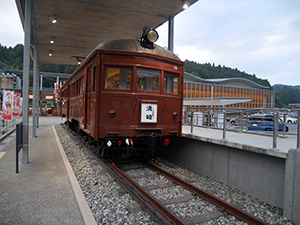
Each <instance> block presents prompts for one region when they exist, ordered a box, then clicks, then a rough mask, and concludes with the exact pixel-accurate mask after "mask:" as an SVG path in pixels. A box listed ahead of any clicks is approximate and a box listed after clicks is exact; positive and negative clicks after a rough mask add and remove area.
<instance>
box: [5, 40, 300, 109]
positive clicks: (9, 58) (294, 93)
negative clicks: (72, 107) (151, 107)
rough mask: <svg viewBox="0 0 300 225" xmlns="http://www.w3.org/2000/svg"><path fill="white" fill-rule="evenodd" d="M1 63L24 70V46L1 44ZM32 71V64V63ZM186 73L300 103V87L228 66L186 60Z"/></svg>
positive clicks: (61, 68)
mask: <svg viewBox="0 0 300 225" xmlns="http://www.w3.org/2000/svg"><path fill="white" fill-rule="evenodd" d="M0 61H2V62H3V63H5V64H7V65H8V68H6V69H11V70H22V69H23V45H22V44H18V45H16V46H15V47H6V46H3V45H1V44H0ZM77 67H78V66H77V65H59V64H40V71H41V72H54V73H67V74H71V73H73V71H75V69H77ZM31 69H32V62H31ZM185 71H186V72H188V73H191V74H193V75H195V76H198V77H201V78H204V79H218V78H231V77H239V78H245V79H248V80H251V81H254V82H256V83H258V84H260V85H263V86H267V87H270V88H273V89H274V90H275V96H276V97H275V105H276V107H287V106H288V104H290V103H300V86H286V85H275V86H273V87H272V86H271V85H270V83H269V81H268V80H267V79H261V78H258V77H256V75H255V74H252V75H251V74H248V73H246V72H244V71H243V72H242V71H239V70H238V69H237V68H235V69H232V68H230V67H226V66H221V65H218V66H215V64H214V63H212V64H211V63H204V64H200V63H197V62H194V61H189V60H185ZM43 82H44V83H43V85H44V87H52V86H53V80H47V79H43Z"/></svg>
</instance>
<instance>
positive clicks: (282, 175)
mask: <svg viewBox="0 0 300 225" xmlns="http://www.w3.org/2000/svg"><path fill="white" fill-rule="evenodd" d="M159 155H160V156H161V157H162V158H166V159H168V160H170V161H171V162H174V163H176V164H179V165H182V166H183V167H186V168H188V169H190V170H192V171H194V172H197V173H199V174H201V175H204V176H208V177H211V178H213V179H215V180H218V181H221V182H223V183H225V184H228V185H230V186H232V187H235V188H238V189H239V190H240V191H243V192H245V193H247V194H250V195H252V196H254V197H257V198H259V199H261V200H263V201H265V202H267V203H269V204H271V205H274V206H278V207H280V208H284V212H285V216H287V217H288V218H289V219H291V220H293V221H294V222H295V223H296V224H300V219H299V218H298V217H299V216H300V213H299V209H300V205H299V204H300V154H297V162H295V159H294V157H293V158H291V153H290V154H289V156H288V160H286V159H285V158H282V157H276V156H271V155H266V154H260V153H255V152H251V151H245V150H241V149H237V148H234V147H228V146H224V145H221V144H220V145H218V144H215V143H209V142H204V141H201V140H195V139H190V138H184V137H183V138H181V139H178V140H176V141H175V142H173V143H171V144H170V145H169V146H168V147H164V148H162V149H161V150H160V153H159ZM286 161H288V163H287V165H286ZM297 164H298V165H297ZM286 172H287V174H288V175H287V176H289V177H290V179H286ZM296 172H298V174H297V176H298V177H297V178H295V175H296V174H295V173H296ZM294 178H295V179H296V180H295V179H294ZM285 189H286V194H284V193H285ZM290 189H291V191H290ZM292 190H293V191H294V192H292ZM295 196H296V197H297V199H295ZM288 198H289V203H287V199H288ZM295 207H296V208H297V209H296V208H295ZM296 214H297V216H298V217H297V216H295V215H296Z"/></svg>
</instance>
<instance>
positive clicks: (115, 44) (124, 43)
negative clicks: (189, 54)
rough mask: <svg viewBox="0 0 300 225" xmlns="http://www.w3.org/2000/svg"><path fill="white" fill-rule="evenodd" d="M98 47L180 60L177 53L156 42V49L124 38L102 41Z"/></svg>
mask: <svg viewBox="0 0 300 225" xmlns="http://www.w3.org/2000/svg"><path fill="white" fill-rule="evenodd" d="M97 49H101V50H121V51H134V52H144V53H152V54H156V55H162V56H166V57H170V58H173V59H177V60H180V58H179V57H178V56H177V55H175V54H174V53H173V52H171V51H169V50H168V49H166V48H163V47H161V46H159V45H156V44H154V49H149V48H144V47H142V46H141V45H140V42H139V41H138V40H134V39H122V40H112V41H106V42H102V43H100V44H99V45H98V46H97V47H96V48H95V49H94V50H97Z"/></svg>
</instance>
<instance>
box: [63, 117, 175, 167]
mask: <svg viewBox="0 0 300 225" xmlns="http://www.w3.org/2000/svg"><path fill="white" fill-rule="evenodd" d="M66 125H67V127H68V128H69V129H71V130H72V131H73V132H75V133H76V134H78V135H80V136H81V137H82V138H83V139H84V141H85V142H86V143H87V144H89V145H90V146H92V147H93V149H94V152H95V153H96V154H97V155H98V156H100V157H104V158H106V159H108V160H110V161H111V162H112V163H118V164H120V163H128V162H135V161H143V160H148V159H151V158H155V153H156V151H157V149H159V148H160V147H162V146H163V145H164V146H167V145H168V144H169V143H170V140H171V139H172V138H173V137H171V136H170V137H169V136H167V137H165V136H160V135H157V134H156V133H152V134H150V135H148V136H140V137H106V138H103V139H98V140H96V139H94V138H93V137H92V136H90V135H88V134H87V133H85V132H84V131H83V130H81V129H80V126H79V123H78V122H77V121H75V120H72V122H69V121H66Z"/></svg>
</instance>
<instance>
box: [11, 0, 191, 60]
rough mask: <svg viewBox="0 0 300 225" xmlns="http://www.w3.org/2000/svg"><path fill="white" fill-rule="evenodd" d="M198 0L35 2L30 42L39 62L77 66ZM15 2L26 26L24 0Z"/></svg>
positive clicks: (162, 21)
mask: <svg viewBox="0 0 300 225" xmlns="http://www.w3.org/2000/svg"><path fill="white" fill-rule="evenodd" d="M196 1H197V0H186V1H185V0H184V1H183V0H148V1H146V0H125V1H124V0H114V1H104V0H32V4H33V7H32V23H31V24H32V35H31V36H32V38H31V43H34V42H36V43H38V55H39V61H40V63H49V64H76V63H77V61H76V59H77V58H79V59H82V57H83V58H84V57H86V56H87V55H88V54H89V53H90V52H91V51H92V50H93V49H94V48H95V47H96V46H97V45H98V44H99V43H101V42H103V41H107V40H115V39H138V38H139V37H140V36H141V34H142V30H143V28H144V27H150V28H157V27H159V26H160V25H162V24H163V23H165V22H166V21H168V20H169V19H170V18H172V17H174V16H175V15H177V14H178V13H180V12H181V11H183V10H184V9H183V5H184V4H188V5H189V6H191V5H192V4H194V3H195V2H196ZM16 3H17V7H18V10H19V14H20V17H21V21H22V24H23V27H24V14H25V13H24V12H25V0H16ZM54 19H56V23H53V22H52V21H53V20H54ZM50 41H54V43H50ZM50 53H51V54H52V56H49V54H50Z"/></svg>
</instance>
